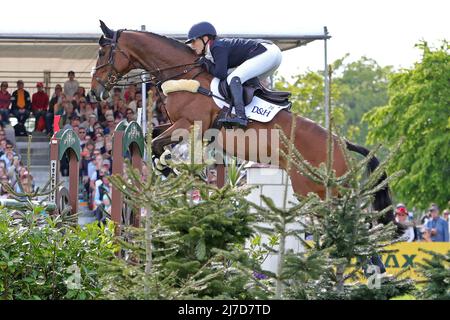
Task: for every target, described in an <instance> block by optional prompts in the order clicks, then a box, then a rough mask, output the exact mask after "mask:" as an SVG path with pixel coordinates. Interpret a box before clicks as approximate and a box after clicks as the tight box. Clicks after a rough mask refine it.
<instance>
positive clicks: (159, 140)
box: [152, 119, 192, 158]
mask: <svg viewBox="0 0 450 320" xmlns="http://www.w3.org/2000/svg"><path fill="white" fill-rule="evenodd" d="M191 125H192V124H191V123H190V122H189V121H188V120H186V119H180V120H178V121H175V122H174V123H173V124H172V125H171V126H170V127H169V128H167V129H166V130H165V131H164V132H163V133H161V134H160V135H159V136H157V137H156V138H155V139H153V140H152V151H153V153H154V155H155V156H156V157H157V158H159V157H160V156H161V155H162V153H163V152H164V147H165V146H167V145H169V144H171V143H174V142H176V143H178V142H179V138H180V135H179V134H176V136H174V135H173V133H174V132H175V131H176V130H182V129H185V130H187V131H189V129H190V127H191Z"/></svg>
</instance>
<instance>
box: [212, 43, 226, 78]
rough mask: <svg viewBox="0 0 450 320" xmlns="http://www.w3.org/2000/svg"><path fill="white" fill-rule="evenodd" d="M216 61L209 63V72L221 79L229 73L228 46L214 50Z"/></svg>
mask: <svg viewBox="0 0 450 320" xmlns="http://www.w3.org/2000/svg"><path fill="white" fill-rule="evenodd" d="M212 54H213V57H214V63H212V62H211V63H210V64H209V73H211V74H212V75H213V76H214V77H216V78H219V79H221V80H222V79H225V78H226V77H227V75H228V51H227V49H226V48H223V47H218V48H214V49H213V51H212Z"/></svg>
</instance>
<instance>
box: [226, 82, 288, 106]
mask: <svg viewBox="0 0 450 320" xmlns="http://www.w3.org/2000/svg"><path fill="white" fill-rule="evenodd" d="M242 87H243V91H244V104H245V105H248V104H250V103H251V102H252V100H253V97H254V96H256V97H258V98H261V99H263V100H266V101H268V102H270V103H273V104H277V105H286V104H287V103H289V97H290V96H291V93H290V92H286V91H273V90H269V89H267V88H266V87H264V86H263V84H262V83H261V81H260V80H259V78H257V77H255V78H251V79H250V80H247V81H246V82H244V83H243V84H242ZM219 92H220V94H221V95H222V96H223V97H224V99H225V100H227V101H231V92H230V88H229V86H228V83H227V79H223V80H221V81H220V83H219Z"/></svg>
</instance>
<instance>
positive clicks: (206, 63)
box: [197, 56, 212, 72]
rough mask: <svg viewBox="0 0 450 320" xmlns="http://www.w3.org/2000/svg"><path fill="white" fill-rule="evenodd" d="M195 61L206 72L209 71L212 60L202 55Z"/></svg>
mask: <svg viewBox="0 0 450 320" xmlns="http://www.w3.org/2000/svg"><path fill="white" fill-rule="evenodd" d="M197 63H198V64H199V65H201V66H202V67H204V68H205V69H206V71H207V72H210V70H211V67H212V62H211V61H210V60H208V59H206V57H204V56H202V57H200V58H199V59H198V60H197Z"/></svg>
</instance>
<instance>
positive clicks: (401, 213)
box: [395, 203, 415, 242]
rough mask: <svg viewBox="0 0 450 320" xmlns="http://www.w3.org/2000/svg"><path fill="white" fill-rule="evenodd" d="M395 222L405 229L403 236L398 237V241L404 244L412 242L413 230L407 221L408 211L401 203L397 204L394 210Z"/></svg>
mask: <svg viewBox="0 0 450 320" xmlns="http://www.w3.org/2000/svg"><path fill="white" fill-rule="evenodd" d="M395 221H397V222H398V223H400V224H402V225H404V226H405V227H406V228H405V230H404V233H403V235H401V236H400V239H401V240H402V241H406V242H412V241H414V238H415V236H414V228H413V226H412V224H411V223H410V222H409V221H408V210H407V209H406V206H405V205H404V204H403V203H399V204H398V205H397V206H396V208H395Z"/></svg>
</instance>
